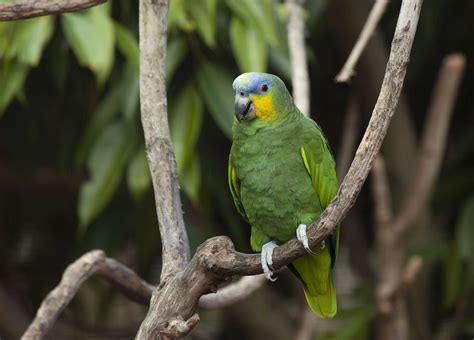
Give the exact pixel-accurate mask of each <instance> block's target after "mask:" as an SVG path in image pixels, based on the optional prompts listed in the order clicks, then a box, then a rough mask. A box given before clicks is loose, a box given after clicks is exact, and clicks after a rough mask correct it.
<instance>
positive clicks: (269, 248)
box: [260, 241, 278, 282]
mask: <svg viewBox="0 0 474 340" xmlns="http://www.w3.org/2000/svg"><path fill="white" fill-rule="evenodd" d="M276 247H278V246H277V244H276V242H275V241H270V242H268V243H265V244H264V245H263V246H262V253H261V254H260V256H261V261H262V269H263V273H264V274H265V277H266V278H267V280H269V281H272V282H275V281H276V280H277V278H276V277H273V276H272V275H273V272H272V269H273V268H272V264H273V258H272V255H273V249H275V248H276Z"/></svg>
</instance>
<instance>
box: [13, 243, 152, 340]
mask: <svg viewBox="0 0 474 340" xmlns="http://www.w3.org/2000/svg"><path fill="white" fill-rule="evenodd" d="M96 274H97V275H99V276H101V277H103V278H105V279H106V280H107V281H109V282H110V283H111V284H112V285H114V286H116V287H117V288H118V289H119V290H120V291H121V292H123V293H124V294H125V295H126V296H127V297H128V298H129V299H131V300H133V301H136V302H139V303H142V304H147V302H148V301H149V300H150V297H151V293H152V291H153V286H151V285H149V284H148V283H146V282H145V281H143V280H142V279H140V278H139V277H138V275H137V274H136V273H135V272H133V271H132V270H130V269H129V268H127V267H125V266H124V265H122V264H120V263H119V262H117V261H115V260H113V259H110V258H107V257H106V256H105V253H104V252H103V251H101V250H93V251H90V252H88V253H86V254H84V255H83V256H81V257H80V258H79V259H77V260H76V261H75V262H74V263H72V264H71V265H69V266H68V267H67V269H66V270H65V271H64V274H63V277H62V279H61V282H60V283H59V284H58V286H57V287H56V288H54V289H53V290H52V291H51V292H50V293H49V294H48V296H47V297H46V298H45V299H44V300H43V302H42V303H41V306H40V308H39V309H38V312H37V313H36V317H35V319H34V320H33V322H32V323H31V324H30V326H29V327H28V329H27V330H26V332H25V334H23V337H22V340H29V339H35V340H37V339H42V338H43V337H44V336H45V334H46V333H47V332H48V331H49V329H50V328H51V327H52V326H53V324H54V322H55V321H56V319H57V318H58V316H59V314H61V312H62V311H63V310H64V308H66V306H67V305H68V304H69V303H70V302H71V300H72V299H73V297H74V296H76V294H77V291H78V290H79V288H80V287H81V285H82V283H83V282H84V281H85V280H87V279H88V278H90V277H91V276H93V275H96Z"/></svg>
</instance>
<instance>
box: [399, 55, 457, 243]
mask: <svg viewBox="0 0 474 340" xmlns="http://www.w3.org/2000/svg"><path fill="white" fill-rule="evenodd" d="M465 67H466V57H465V56H464V55H462V54H450V55H448V56H446V57H445V58H444V60H443V63H442V65H441V69H440V72H439V74H438V79H437V81H436V86H435V89H434V90H433V95H432V98H431V102H430V106H429V108H428V111H427V118H426V122H425V126H424V128H423V135H422V138H421V146H420V149H419V151H418V164H417V171H416V174H415V176H414V178H413V182H412V183H413V185H411V186H410V187H409V192H408V193H407V195H406V199H405V200H404V205H403V207H402V208H401V209H400V211H401V213H400V215H399V216H398V218H397V219H396V221H395V229H396V231H397V237H398V238H399V239H400V238H401V237H402V236H403V234H404V232H405V231H406V230H407V229H408V228H409V227H410V225H411V224H412V223H413V222H414V221H415V219H416V218H417V217H418V215H419V214H420V212H421V210H422V209H423V207H424V206H425V205H426V203H427V201H428V198H429V195H430V193H431V189H432V188H433V185H434V183H435V181H436V178H437V177H438V173H439V171H440V169H441V160H442V159H443V154H444V149H445V147H446V139H447V135H448V129H449V123H450V120H451V115H452V112H453V107H454V102H455V100H456V97H457V93H458V89H459V84H460V82H461V79H462V76H463V74H464V69H465Z"/></svg>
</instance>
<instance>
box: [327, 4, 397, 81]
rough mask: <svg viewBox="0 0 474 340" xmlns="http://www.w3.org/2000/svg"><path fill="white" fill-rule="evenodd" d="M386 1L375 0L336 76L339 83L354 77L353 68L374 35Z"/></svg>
mask: <svg viewBox="0 0 474 340" xmlns="http://www.w3.org/2000/svg"><path fill="white" fill-rule="evenodd" d="M387 4H388V0H375V3H374V6H373V7H372V10H371V11H370V14H369V17H368V18H367V21H366V22H365V25H364V28H362V31H361V32H360V35H359V38H358V39H357V42H356V44H355V45H354V48H353V49H352V51H351V54H350V55H349V58H347V61H346V63H345V64H344V66H343V67H342V69H341V71H340V72H339V74H338V75H337V76H336V81H337V82H339V83H346V82H348V81H349V80H350V79H351V77H352V76H353V75H354V73H355V72H354V67H355V65H356V64H357V61H358V60H359V58H360V56H361V54H362V52H363V51H364V49H365V46H367V43H368V42H369V39H370V37H371V36H372V35H373V34H374V32H375V29H376V28H377V25H378V23H379V21H380V19H381V18H382V15H383V13H384V12H385V8H386V7H387Z"/></svg>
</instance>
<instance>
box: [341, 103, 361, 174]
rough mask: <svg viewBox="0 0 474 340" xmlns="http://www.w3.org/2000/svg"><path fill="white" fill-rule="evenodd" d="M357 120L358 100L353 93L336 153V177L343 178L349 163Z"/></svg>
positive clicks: (353, 146) (355, 136)
mask: <svg viewBox="0 0 474 340" xmlns="http://www.w3.org/2000/svg"><path fill="white" fill-rule="evenodd" d="M359 120H360V117H359V102H358V100H357V98H356V96H355V95H351V96H350V97H349V103H348V105H347V112H346V115H345V116H344V125H343V128H342V139H341V146H340V147H339V152H338V155H337V162H336V164H337V165H336V166H337V169H336V172H337V178H344V176H345V175H346V173H347V170H349V167H350V165H351V161H352V159H353V157H354V151H355V146H356V143H357V133H358V130H359Z"/></svg>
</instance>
